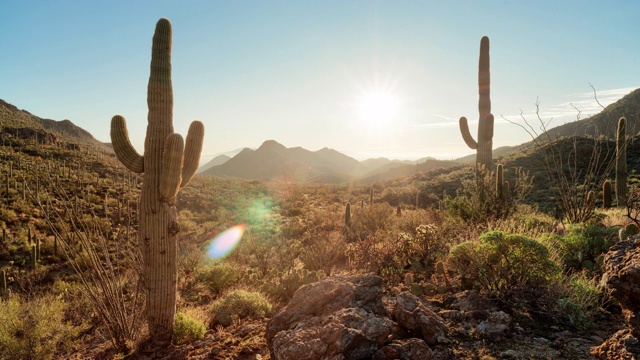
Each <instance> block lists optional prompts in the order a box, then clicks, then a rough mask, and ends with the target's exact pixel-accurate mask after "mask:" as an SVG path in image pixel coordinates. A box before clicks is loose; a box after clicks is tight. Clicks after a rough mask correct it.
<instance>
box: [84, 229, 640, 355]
mask: <svg viewBox="0 0 640 360" xmlns="http://www.w3.org/2000/svg"><path fill="white" fill-rule="evenodd" d="M605 267H606V270H605V273H604V277H603V281H604V282H605V284H606V285H607V287H608V288H609V289H610V290H611V291H612V295H613V297H614V298H615V299H616V300H617V302H618V303H619V305H620V307H619V308H617V307H614V312H613V313H602V314H601V315H599V316H600V318H598V319H594V320H595V321H596V323H597V327H596V329H597V330H594V331H593V332H591V333H584V332H582V333H580V332H578V331H576V330H575V329H571V328H568V327H563V326H559V324H557V323H555V322H551V321H549V322H545V321H544V317H543V316H539V315H536V316H532V315H531V314H527V313H525V312H519V311H515V310H514V309H510V308H508V307H504V306H498V304H496V302H495V301H492V300H490V299H488V298H486V297H484V296H483V295H481V294H480V293H478V292H476V291H474V290H466V291H462V292H458V293H455V294H445V295H437V296H435V297H425V296H420V297H418V296H416V295H413V294H412V293H410V292H406V291H405V292H401V293H400V294H398V295H391V294H385V293H383V287H382V279H381V278H379V277H377V276H374V275H365V276H347V275H336V276H331V277H328V278H325V279H323V280H321V281H319V282H316V283H312V284H309V285H306V286H303V287H301V288H300V289H298V291H296V293H295V294H294V296H293V299H292V300H291V301H290V302H289V304H288V305H287V306H286V307H284V308H283V309H282V310H281V311H280V312H278V313H277V314H276V315H274V316H273V317H271V318H270V319H262V320H250V321H249V320H245V321H242V322H241V323H238V324H234V325H232V326H230V327H227V328H223V327H220V326H219V327H217V328H216V329H215V330H213V331H209V332H208V333H207V335H206V336H205V338H204V339H202V340H199V341H196V342H193V343H190V344H185V345H181V346H175V347H171V348H165V349H151V350H149V349H147V350H144V349H145V347H144V346H141V347H140V349H141V350H138V352H137V353H136V354H133V355H131V356H130V357H128V358H134V359H145V360H146V359H167V360H168V359H296V360H305V359H308V360H315V359H331V360H333V359H335V360H339V359H374V360H390V359H407V360H409V359H426V360H428V359H438V360H445V359H483V360H489V359H571V360H575V359H593V358H600V359H637V358H640V346H639V344H638V340H637V339H638V337H639V335H640V334H639V331H638V327H637V325H638V315H639V311H640V285H638V284H640V236H636V237H633V238H631V239H628V240H626V241H622V242H620V243H618V244H616V245H614V246H613V247H612V248H611V249H610V251H609V252H608V253H607V255H606V259H605ZM503 305H504V304H503ZM615 309H621V311H618V312H617V313H616V312H615ZM82 353H83V355H82V356H81V357H78V358H86V356H89V357H91V358H95V359H112V358H118V354H113V353H111V352H110V351H109V350H108V345H107V344H104V343H102V344H100V343H99V344H95V346H91V347H89V348H87V349H86V351H83V352H82Z"/></svg>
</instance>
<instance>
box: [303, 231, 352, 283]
mask: <svg viewBox="0 0 640 360" xmlns="http://www.w3.org/2000/svg"><path fill="white" fill-rule="evenodd" d="M344 245H345V244H344V237H343V236H341V235H340V234H339V233H338V232H331V233H328V234H327V233H323V234H320V235H318V236H311V237H309V238H307V239H305V240H304V242H303V243H302V251H301V253H300V260H301V261H302V262H303V263H304V267H305V269H308V270H311V271H318V270H322V271H323V272H324V273H325V274H326V275H327V276H331V272H332V271H333V269H334V268H335V267H336V266H339V265H341V264H343V263H345V260H346V257H345V255H344Z"/></svg>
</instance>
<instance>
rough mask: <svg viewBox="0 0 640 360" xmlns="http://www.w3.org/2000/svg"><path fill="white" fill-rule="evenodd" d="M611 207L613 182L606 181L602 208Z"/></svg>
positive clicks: (603, 188)
mask: <svg viewBox="0 0 640 360" xmlns="http://www.w3.org/2000/svg"><path fill="white" fill-rule="evenodd" d="M610 207H611V181H609V180H605V182H604V183H603V184H602V208H603V209H608V208H610Z"/></svg>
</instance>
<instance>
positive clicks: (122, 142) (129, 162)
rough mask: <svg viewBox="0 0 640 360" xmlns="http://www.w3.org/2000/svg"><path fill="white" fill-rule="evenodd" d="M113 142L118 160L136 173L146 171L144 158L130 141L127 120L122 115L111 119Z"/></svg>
mask: <svg viewBox="0 0 640 360" xmlns="http://www.w3.org/2000/svg"><path fill="white" fill-rule="evenodd" d="M111 143H112V144H113V151H114V152H115V153H116V156H117V157H118V160H120V162H121V163H122V164H123V165H124V166H126V167H127V169H129V170H131V171H133V172H134V173H138V174H140V173H142V172H144V158H143V157H142V156H141V155H139V154H138V152H137V151H136V149H135V148H134V147H133V145H131V141H129V133H128V132H127V122H126V121H125V119H124V117H123V116H121V115H116V116H114V117H113V118H112V119H111Z"/></svg>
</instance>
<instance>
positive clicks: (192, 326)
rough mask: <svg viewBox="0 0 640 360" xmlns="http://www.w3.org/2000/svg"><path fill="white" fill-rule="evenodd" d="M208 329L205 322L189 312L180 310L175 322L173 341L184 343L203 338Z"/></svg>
mask: <svg viewBox="0 0 640 360" xmlns="http://www.w3.org/2000/svg"><path fill="white" fill-rule="evenodd" d="M205 332H207V329H206V328H205V326H204V323H203V322H202V321H200V320H198V319H196V318H194V317H192V316H190V315H188V314H185V313H183V312H178V313H177V314H176V317H175V320H174V323H173V342H174V343H175V344H184V343H187V342H192V341H195V340H199V339H202V338H203V337H204V334H205Z"/></svg>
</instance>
